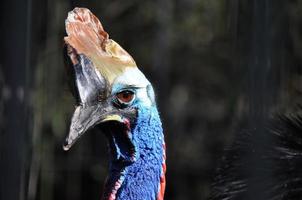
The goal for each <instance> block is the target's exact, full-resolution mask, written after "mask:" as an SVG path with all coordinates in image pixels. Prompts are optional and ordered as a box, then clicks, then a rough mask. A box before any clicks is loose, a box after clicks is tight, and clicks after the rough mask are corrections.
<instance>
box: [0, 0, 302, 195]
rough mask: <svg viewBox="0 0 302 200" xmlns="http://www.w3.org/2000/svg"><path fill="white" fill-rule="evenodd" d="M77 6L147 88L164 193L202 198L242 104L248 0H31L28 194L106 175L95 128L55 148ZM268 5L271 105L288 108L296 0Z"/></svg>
mask: <svg viewBox="0 0 302 200" xmlns="http://www.w3.org/2000/svg"><path fill="white" fill-rule="evenodd" d="M76 6H77V7H87V8H89V9H90V10H91V11H92V12H93V13H95V14H96V16H98V17H99V18H100V20H101V22H102V24H103V26H104V28H105V30H106V31H107V32H108V33H109V34H110V37H111V38H113V39H114V40H116V41H117V42H118V43H120V45H121V46H123V47H124V48H125V49H127V51H128V52H129V53H130V54H131V55H132V56H133V57H134V58H135V60H136V62H137V63H138V65H139V67H140V69H141V70H142V71H143V72H144V73H145V74H146V76H147V77H148V78H149V79H150V81H151V83H153V86H154V87H155V90H156V93H157V102H158V106H159V109H160V112H161V116H162V119H163V124H164V129H165V135H166V142H167V162H168V163H167V167H168V171H167V191H166V199H174V200H183V199H206V197H207V196H208V195H209V190H210V183H211V179H212V175H213V173H214V171H215V168H216V165H217V163H218V160H219V158H220V156H221V154H222V150H223V148H224V147H225V146H226V145H228V144H230V143H231V142H232V139H233V132H234V130H235V129H236V128H237V127H239V126H240V124H241V122H242V121H243V119H244V118H245V116H246V115H247V114H248V112H249V107H248V105H249V104H248V103H249V101H248V97H249V96H248V93H247V90H248V80H249V70H248V63H249V55H250V47H251V43H252V42H251V40H252V39H251V33H252V32H253V27H252V24H253V23H252V21H253V20H252V19H253V18H252V16H253V15H252V14H253V8H252V6H251V1H248V0H243V1H239V0H232V1H213V0H174V1H169V0H161V1H159V0H158V1H138V0H128V1H121V0H102V1H99V0H86V1H81V0H70V1H66V0H51V1H47V0H39V1H38V0H32V12H31V15H32V17H31V19H32V31H31V41H32V45H31V52H32V54H31V63H32V72H33V74H32V75H31V76H32V79H33V83H32V89H33V90H32V91H31V99H30V102H31V108H32V112H33V126H32V130H30V133H31V135H30V136H31V144H30V145H29V147H30V156H29V157H30V159H29V166H28V170H29V171H28V173H29V177H28V199H29V200H34V199H43V200H52V199H57V200H58V199H73V200H77V199H79V200H80V199H99V198H100V197H101V193H102V186H103V182H104V180H105V178H106V174H107V163H108V162H107V149H106V141H104V140H105V139H104V137H103V136H102V134H100V133H98V132H97V131H94V130H92V131H90V132H89V133H88V134H86V135H85V136H84V137H83V138H82V139H81V140H80V141H79V142H78V143H77V144H76V145H75V146H74V147H73V148H72V149H71V151H70V152H68V153H65V152H63V150H62V148H61V144H62V142H63V140H64V137H65V136H66V135H67V132H68V126H69V121H70V118H71V114H72V111H73V105H74V100H73V98H72V96H71V93H69V91H68V86H67V83H66V74H65V70H64V60H63V58H64V57H63V50H62V49H63V46H64V44H63V37H64V35H65V31H64V20H65V18H66V17H67V13H68V11H70V10H71V9H73V7H76ZM280 8H281V9H280ZM271 10H272V11H274V12H273V15H272V16H273V19H272V22H273V24H271V25H270V28H271V29H270V30H271V32H270V34H271V37H272V38H273V39H272V41H271V45H272V46H273V47H272V55H271V58H272V60H271V62H272V64H271V68H270V69H268V71H269V72H272V74H271V76H269V77H268V79H270V78H271V79H273V81H272V83H275V84H274V91H271V92H269V95H270V94H271V98H273V99H274V105H272V106H271V108H270V109H271V111H272V112H275V111H282V112H290V111H291V110H292V109H294V105H295V104H296V103H298V102H301V92H302V88H301V87H302V84H301V83H302V79H301V72H302V71H301V69H302V68H301V64H302V53H301V52H302V51H301V49H302V33H301V28H300V27H301V24H302V15H301V13H302V0H291V1H286V2H285V1H274V3H272V7H271ZM254 13H255V12H254ZM254 23H255V22H254ZM1 81H2V80H1V76H0V82H1ZM1 109H2V108H1V102H0V110H1ZM0 119H1V118H0ZM1 121H2V120H1ZM0 123H1V122H0Z"/></svg>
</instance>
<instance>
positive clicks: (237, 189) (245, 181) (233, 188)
mask: <svg viewBox="0 0 302 200" xmlns="http://www.w3.org/2000/svg"><path fill="white" fill-rule="evenodd" d="M299 111H301V108H299V109H298V111H297V113H293V114H291V115H279V116H277V117H275V118H273V119H269V120H265V122H264V123H263V124H262V125H260V126H258V128H253V129H249V130H246V131H241V132H240V133H239V134H238V137H237V138H236V139H235V143H234V144H233V145H232V146H231V148H229V149H228V150H227V151H226V154H225V156H224V158H223V160H222V163H221V166H220V167H219V169H218V171H217V174H216V176H215V178H214V183H213V185H212V186H213V187H212V194H211V198H210V199H211V200H237V199H238V200H252V199H257V200H259V199H261V200H262V199H263V200H299V199H302V115H301V112H299Z"/></svg>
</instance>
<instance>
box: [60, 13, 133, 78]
mask: <svg viewBox="0 0 302 200" xmlns="http://www.w3.org/2000/svg"><path fill="white" fill-rule="evenodd" d="M65 26H66V32H67V36H66V37H65V38H64V40H65V43H66V44H67V45H68V46H69V48H70V47H71V48H72V50H70V51H69V56H70V58H71V60H72V62H73V63H74V64H76V63H77V62H78V60H77V59H76V57H77V55H79V54H84V55H85V56H86V57H88V58H89V60H90V61H91V62H92V64H93V67H94V68H95V69H96V70H97V71H98V72H99V73H100V74H101V75H102V76H104V77H105V78H106V79H107V80H108V82H109V83H112V82H113V81H114V79H115V78H116V77H118V76H119V75H120V74H122V73H123V72H124V70H125V69H126V68H127V67H136V63H135V61H134V60H133V58H132V57H131V56H130V55H129V54H128V53H127V52H126V51H125V50H124V49H123V48H122V47H121V46H120V45H119V44H118V43H116V42H115V41H113V40H112V39H109V35H108V33H107V32H105V31H104V29H103V26H102V24H101V23H100V21H99V20H98V19H97V17H96V16H95V15H93V14H92V13H91V11H90V10H89V9H87V8H75V9H74V10H73V11H71V12H69V13H68V17H67V19H66V21H65Z"/></svg>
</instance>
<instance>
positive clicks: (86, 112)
mask: <svg viewBox="0 0 302 200" xmlns="http://www.w3.org/2000/svg"><path fill="white" fill-rule="evenodd" d="M109 121H116V122H120V123H122V122H123V117H122V116H120V115H118V114H112V113H110V112H108V111H107V112H106V111H104V109H101V106H99V105H94V106H88V107H85V106H83V105H80V106H77V107H76V109H75V111H74V114H73V116H72V120H71V124H70V129H69V134H68V136H67V137H66V139H65V142H64V144H63V149H64V150H65V151H68V150H69V149H70V148H71V147H72V146H73V144H74V143H75V142H76V141H77V140H78V139H79V138H80V137H81V136H82V135H83V134H84V133H85V132H87V131H88V130H89V129H91V128H93V127H95V126H96V125H98V124H101V123H105V122H109Z"/></svg>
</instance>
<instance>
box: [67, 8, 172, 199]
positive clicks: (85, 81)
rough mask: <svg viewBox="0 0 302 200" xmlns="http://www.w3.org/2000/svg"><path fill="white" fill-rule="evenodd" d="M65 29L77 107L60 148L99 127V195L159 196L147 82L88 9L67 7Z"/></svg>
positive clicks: (161, 176) (156, 125)
mask: <svg viewBox="0 0 302 200" xmlns="http://www.w3.org/2000/svg"><path fill="white" fill-rule="evenodd" d="M66 31H67V36H66V37H65V42H66V45H67V53H68V55H69V57H70V61H71V64H72V66H71V69H72V70H71V71H72V73H71V74H72V75H73V78H72V81H73V84H72V85H73V86H74V87H73V91H74V92H73V93H74V95H75V97H76V100H77V106H76V109H75V112H74V114H73V117H72V120H71V125H70V131H69V134H68V136H67V138H66V142H65V144H64V149H65V150H68V149H69V148H70V147H71V146H72V145H73V144H74V142H75V141H76V140H77V139H78V138H80V136H81V135H82V134H84V132H86V131H87V130H89V129H91V128H93V127H97V128H99V129H100V130H102V132H104V134H105V136H106V137H107V139H108V144H109V157H110V165H109V166H110V167H109V176H108V179H107V181H106V184H105V189H104V191H105V192H104V195H103V199H104V200H115V199H116V200H127V199H129V200H130V199H131V200H155V199H157V200H162V199H163V196H164V190H165V169H166V166H165V157H166V156H165V142H164V135H163V130H162V124H161V120H160V116H159V113H158V110H157V107H156V103H155V95H154V91H153V87H152V85H151V84H150V82H149V81H148V80H147V79H146V77H145V76H144V74H143V73H142V72H141V71H140V70H139V69H138V68H137V66H136V63H135V62H134V60H133V58H132V57H131V56H130V55H129V54H128V53H127V52H126V51H125V50H124V49H122V48H121V47H120V46H119V45H118V44H117V43H116V42H114V41H113V40H111V39H109V35H108V34H107V33H106V32H105V31H104V29H103V27H102V25H101V23H100V22H99V21H98V19H97V18H96V17H95V16H94V15H93V14H92V13H91V12H90V11H89V10H88V9H85V8H75V9H74V10H73V11H71V12H70V13H69V14H68V18H67V19H66Z"/></svg>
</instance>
